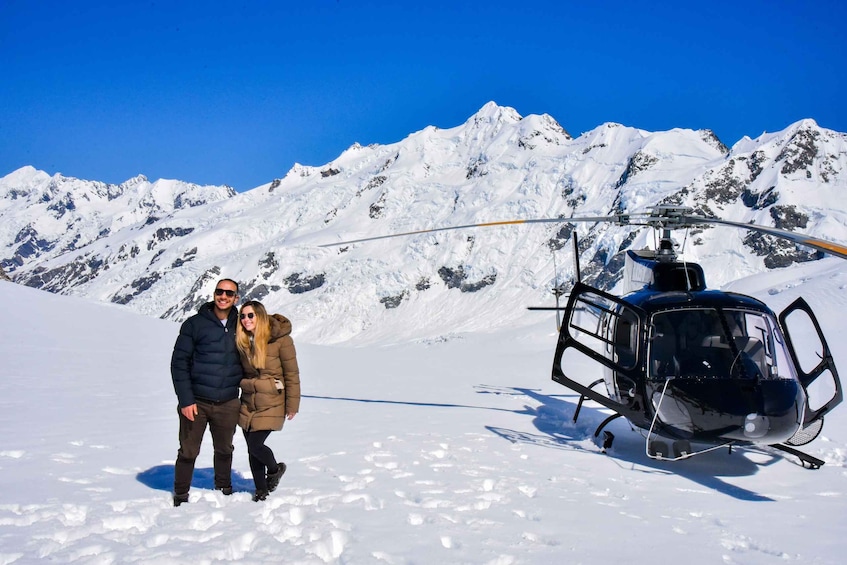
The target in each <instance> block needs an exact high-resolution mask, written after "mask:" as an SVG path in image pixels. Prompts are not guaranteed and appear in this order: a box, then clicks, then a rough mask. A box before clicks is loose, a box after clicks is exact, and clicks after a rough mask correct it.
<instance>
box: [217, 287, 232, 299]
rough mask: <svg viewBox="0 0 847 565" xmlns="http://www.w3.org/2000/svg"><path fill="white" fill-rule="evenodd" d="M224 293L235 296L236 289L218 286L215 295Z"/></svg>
mask: <svg viewBox="0 0 847 565" xmlns="http://www.w3.org/2000/svg"><path fill="white" fill-rule="evenodd" d="M222 294H226V295H227V296H229V297H230V298H232V297H233V296H235V291H234V290H227V289H225V288H216V289H215V296H220V295H222Z"/></svg>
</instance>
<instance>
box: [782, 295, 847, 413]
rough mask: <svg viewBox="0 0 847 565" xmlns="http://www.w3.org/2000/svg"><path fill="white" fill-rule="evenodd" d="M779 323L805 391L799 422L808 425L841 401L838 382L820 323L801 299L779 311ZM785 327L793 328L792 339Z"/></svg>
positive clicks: (839, 383) (787, 328)
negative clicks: (804, 409)
mask: <svg viewBox="0 0 847 565" xmlns="http://www.w3.org/2000/svg"><path fill="white" fill-rule="evenodd" d="M779 323H780V325H781V326H782V329H783V332H784V333H785V340H786V343H787V345H788V352H789V354H790V355H791V360H792V361H793V362H794V366H795V367H796V368H797V376H798V378H799V380H800V384H801V385H802V386H803V389H805V391H806V396H807V398H808V400H807V403H806V404H807V405H806V416H805V418H804V421H803V425H804V426H809V424H811V423H814V422H815V421H817V420H819V419H821V418H823V416H824V414H826V413H827V412H829V411H830V410H832V409H833V408H834V407H835V406H837V405H838V404H839V403H840V402H841V400H842V391H841V381H840V380H839V378H838V371H836V369H835V362H834V361H833V359H832V353H831V352H830V350H829V346H828V345H827V343H826V339H825V338H824V336H823V332H822V331H821V327H820V324H819V323H818V320H817V318H815V315H814V313H813V312H812V309H811V308H810V307H809V305H808V304H807V303H806V301H805V300H803V299H802V298H798V299H797V300H795V301H794V302H793V303H792V304H791V305H790V306H788V308H786V309H785V310H783V311H782V313H780V315H779ZM789 327H790V328H791V329H793V330H794V336H795V337H796V338H797V339H796V341H795V339H794V338H792V334H791V332H790V331H789ZM819 378H820V379H819Z"/></svg>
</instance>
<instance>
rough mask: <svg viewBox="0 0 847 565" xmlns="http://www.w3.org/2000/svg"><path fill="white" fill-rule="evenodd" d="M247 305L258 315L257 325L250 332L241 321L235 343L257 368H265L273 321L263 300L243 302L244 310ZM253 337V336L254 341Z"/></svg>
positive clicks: (242, 308)
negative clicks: (271, 321) (263, 304)
mask: <svg viewBox="0 0 847 565" xmlns="http://www.w3.org/2000/svg"><path fill="white" fill-rule="evenodd" d="M246 306H250V307H251V308H252V309H253V313H254V314H255V316H256V325H255V327H254V328H253V331H252V332H248V331H247V330H245V329H244V325H243V324H241V323H240V322H239V324H238V327H237V328H236V330H235V345H236V347H238V351H239V352H240V353H241V354H242V355H244V357H246V358H247V359H249V360H250V364H251V365H253V367H254V368H255V369H264V368H265V357H266V355H267V351H268V341H270V339H271V323H270V320H269V319H268V311H267V310H265V307H264V306H262V303H261V302H258V301H256V300H248V301H247V302H245V303H244V304H242V305H241V311H242V312H243V311H244V308H245V307H246ZM251 337H252V338H253V340H252V343H251V340H250V338H251Z"/></svg>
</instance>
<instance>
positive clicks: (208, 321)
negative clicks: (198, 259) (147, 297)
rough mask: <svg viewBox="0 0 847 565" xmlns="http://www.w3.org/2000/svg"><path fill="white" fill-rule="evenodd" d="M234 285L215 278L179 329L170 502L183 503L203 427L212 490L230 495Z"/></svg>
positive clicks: (235, 368)
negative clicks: (211, 293) (210, 454)
mask: <svg viewBox="0 0 847 565" xmlns="http://www.w3.org/2000/svg"><path fill="white" fill-rule="evenodd" d="M237 300H238V283H236V282H235V281H234V280H232V279H221V280H219V281H218V284H217V285H215V297H214V301H213V302H207V303H206V304H204V305H203V306H201V307H200V311H199V312H198V313H197V314H195V315H193V316H191V317H190V318H188V319H187V320H186V321H185V322H184V323H183V324H182V327H180V329H179V337H177V339H176V344H175V345H174V352H173V356H172V357H171V377H172V378H173V382H174V391H176V396H177V399H178V400H179V452H178V453H177V457H176V464H175V465H174V506H179V505H180V504H182V503H183V502H188V490H189V489H190V488H191V477H192V475H193V474H194V462H195V460H196V459H197V456H198V455H199V454H200V444H201V443H202V441H203V435H204V434H205V433H206V426H207V425H208V426H209V430H210V431H211V434H212V445H213V447H214V450H215V457H214V468H215V489H217V490H220V491H221V492H223V494H226V495H228V494H232V451H233V446H232V438H233V436H234V435H235V426H236V425H237V424H238V412H239V408H240V406H241V402H240V401H239V400H238V390H239V387H238V385H239V383H240V382H241V375H242V373H241V361H240V360H239V357H238V350H237V349H236V348H235V330H236V324H238V310H237V309H236V308H235V303H236V301H237Z"/></svg>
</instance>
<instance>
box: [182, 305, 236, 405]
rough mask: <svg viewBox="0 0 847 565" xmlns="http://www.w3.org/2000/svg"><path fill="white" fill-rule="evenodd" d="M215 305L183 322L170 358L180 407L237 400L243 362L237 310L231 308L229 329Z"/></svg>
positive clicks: (205, 306)
mask: <svg viewBox="0 0 847 565" xmlns="http://www.w3.org/2000/svg"><path fill="white" fill-rule="evenodd" d="M214 306H215V303H214V302H208V303H206V304H204V305H203V306H201V307H200V311H199V312H198V313H197V314H195V315H194V316H191V317H190V318H188V319H187V320H186V321H185V322H183V324H182V327H180V329H179V337H177V338H176V344H175V345H174V352H173V356H172V357H171V378H173V381H174V391H175V392H176V396H177V398H178V399H179V407H180V408H184V407H186V406H191V405H192V404H195V403H196V401H197V399H200V400H211V401H213V402H226V401H228V400H232V399H234V398H238V383H240V382H241V377H242V371H241V360H240V359H239V357H238V350H237V349H236V348H235V328H236V324H237V323H238V311H237V309H236V308H232V309H231V310H230V312H229V317H228V319H227V322H226V327H224V325H223V324H221V321H220V320H218V318H217V316H215V311H214Z"/></svg>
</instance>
